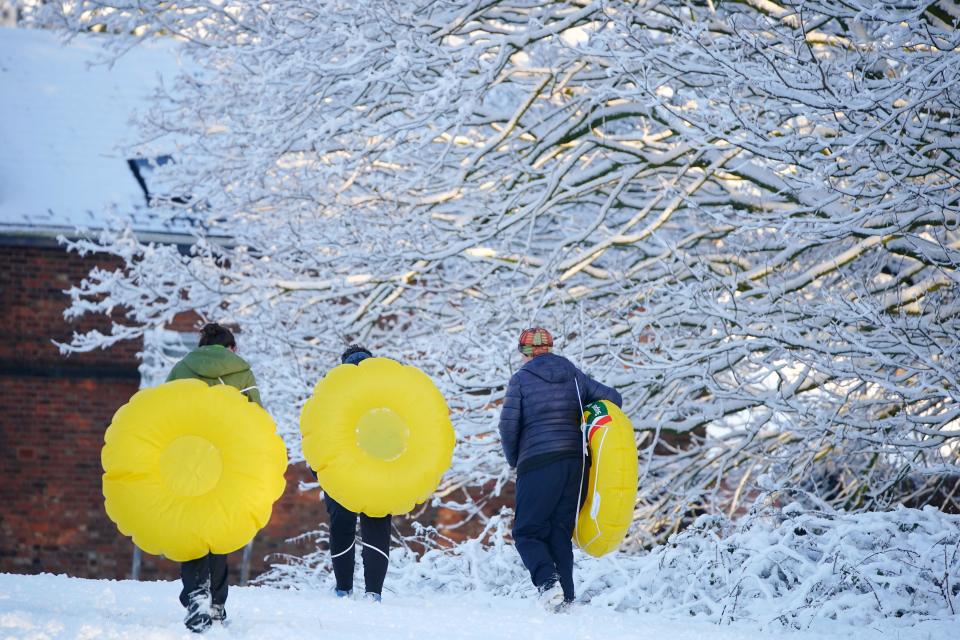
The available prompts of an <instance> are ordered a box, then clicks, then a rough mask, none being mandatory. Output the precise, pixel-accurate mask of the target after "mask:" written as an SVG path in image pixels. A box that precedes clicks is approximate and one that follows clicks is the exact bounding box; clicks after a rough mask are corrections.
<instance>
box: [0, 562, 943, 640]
mask: <svg viewBox="0 0 960 640" xmlns="http://www.w3.org/2000/svg"><path fill="white" fill-rule="evenodd" d="M178 588H179V584H178V583H172V582H133V581H126V580H125V581H110V580H84V579H79V578H68V577H65V576H53V575H40V576H22V575H12V574H0V638H2V639H3V640H10V639H14V638H16V639H21V638H23V639H30V640H47V639H53V638H63V639H70V640H92V639H95V638H103V639H123V640H161V639H167V638H192V637H196V636H194V635H193V634H191V633H189V632H188V631H186V630H185V629H184V628H183V626H182V624H181V617H182V610H181V608H180V605H179V603H178V602H177V599H176V596H177V593H178ZM227 612H228V614H229V618H230V624H229V626H227V627H214V628H213V629H211V631H210V632H209V633H207V634H205V637H208V638H212V639H216V638H231V639H233V640H271V639H274V638H277V639H283V640H294V639H297V638H326V639H334V638H357V639H359V640H365V639H368V638H369V639H374V638H375V639H376V640H395V639H400V638H417V639H420V640H423V639H430V638H433V637H442V638H443V639H444V640H459V639H471V640H472V639H474V638H476V639H481V638H482V639H484V640H487V639H489V638H497V639H504V640H506V639H511V638H522V639H523V640H535V639H537V638H544V639H547V638H549V639H558V638H584V639H587V638H598V639H599V638H604V639H614V640H619V639H621V638H643V639H647V638H649V639H650V640H654V639H656V640H692V639H698V638H710V639H711V640H742V639H745V638H790V639H791V640H812V639H813V638H819V639H824V640H829V639H832V638H838V639H839V638H851V637H854V638H858V639H867V638H893V639H896V640H911V639H913V638H916V639H918V640H940V639H944V640H946V639H947V638H956V637H957V635H956V633H957V629H958V625H960V620H958V619H954V620H940V621H928V622H921V623H919V624H917V625H915V626H912V627H906V628H904V627H902V626H899V627H894V626H892V625H887V624H886V623H880V624H878V625H876V626H866V627H857V628H854V627H850V626H846V625H841V624H836V625H824V624H823V623H820V624H819V626H817V627H816V628H811V629H807V630H803V631H786V630H783V629H767V630H764V629H760V628H758V627H757V626H756V625H749V624H734V625H722V626H718V625H714V624H710V623H708V622H703V621H698V620H684V621H674V620H668V619H664V618H660V617H657V616H652V615H639V614H629V613H617V612H614V611H608V610H604V609H600V608H598V607H590V606H580V607H579V608H577V609H575V610H573V611H572V612H571V613H569V614H565V615H551V614H547V613H544V612H542V611H541V610H539V609H538V608H537V606H536V605H535V604H534V602H533V601H532V600H529V599H517V600H511V599H506V598H498V597H493V596H481V595H477V594H465V595H464V596H463V597H458V596H455V595H449V594H445V595H437V596H435V597H430V598H423V597H417V598H405V597H400V596H397V595H393V594H388V595H387V596H386V597H385V600H384V602H383V604H381V605H376V604H373V603H369V602H364V601H345V600H338V599H336V598H334V597H333V596H332V595H331V594H330V593H328V592H325V591H289V590H279V589H273V588H269V587H235V588H231V590H230V599H229V600H228V602H227Z"/></svg>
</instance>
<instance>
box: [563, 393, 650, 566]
mask: <svg viewBox="0 0 960 640" xmlns="http://www.w3.org/2000/svg"><path fill="white" fill-rule="evenodd" d="M583 420H584V424H585V428H586V429H587V438H588V439H589V443H590V460H591V464H590V481H589V484H588V486H587V500H586V502H585V503H584V505H583V508H582V509H580V515H579V517H578V519H577V528H576V529H575V530H574V532H573V540H574V542H576V543H577V546H579V547H580V548H581V549H583V550H584V551H586V552H587V553H589V554H590V555H592V556H596V557H600V556H602V555H604V554H607V553H610V552H611V551H613V550H614V549H616V548H617V547H618V546H619V545H620V542H621V541H622V540H623V538H624V536H625V535H627V529H629V528H630V522H631V521H632V520H633V507H634V503H635V502H636V499H637V441H636V439H635V438H634V435H633V425H632V424H630V418H628V417H627V416H626V415H625V414H624V413H623V411H621V410H620V408H619V407H617V405H615V404H613V403H612V402H608V401H607V400H600V401H599V402H593V403H591V404H588V405H587V406H586V407H584V413H583Z"/></svg>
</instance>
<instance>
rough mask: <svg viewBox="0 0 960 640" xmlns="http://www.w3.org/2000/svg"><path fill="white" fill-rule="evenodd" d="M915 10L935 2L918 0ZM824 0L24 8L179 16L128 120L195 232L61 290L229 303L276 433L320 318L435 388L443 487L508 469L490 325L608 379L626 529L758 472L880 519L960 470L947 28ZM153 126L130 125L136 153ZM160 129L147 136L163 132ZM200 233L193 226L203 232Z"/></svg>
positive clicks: (150, 32)
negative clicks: (153, 78) (624, 462)
mask: <svg viewBox="0 0 960 640" xmlns="http://www.w3.org/2000/svg"><path fill="white" fill-rule="evenodd" d="M940 4H943V3H940ZM940 4H933V5H932V4H931V3H930V2H920V1H919V0H907V1H905V2H899V3H895V4H894V3H883V2H873V1H872V0H851V1H850V2H844V3H834V2H819V1H816V0H808V1H799V0H798V1H788V2H773V1H763V2H759V1H758V2H753V1H751V2H743V3H739V2H708V3H706V4H700V3H689V2H680V1H669V0H664V1H654V0H651V1H648V2H618V1H614V0H609V1H600V2H560V1H555V2H542V1H537V2H531V1H526V0H514V1H507V2H474V1H453V0H451V1H445V2H432V1H430V2H427V1H414V2H403V3H396V2H384V1H378V0H365V1H357V2H302V1H301V0H281V1H279V2H271V3H269V4H263V3H259V2H251V1H249V0H236V1H233V2H229V3H209V2H189V1H187V2H181V3H176V4H167V3H146V4H145V3H141V2H125V1H120V0H117V1H113V2H110V1H106V2H102V1H100V0H80V1H78V2H76V3H70V4H59V3H55V4H49V5H43V6H41V7H40V8H39V9H38V11H39V12H40V13H39V14H38V15H37V18H38V19H39V20H41V21H44V22H46V23H48V24H60V25H65V26H66V27H67V28H68V29H73V30H81V29H88V28H92V27H94V26H96V28H97V29H99V30H104V31H109V32H113V33H116V34H134V35H132V36H129V35H127V36H119V35H118V36H117V37H116V38H115V39H114V40H115V44H116V46H117V49H118V51H120V50H122V49H123V48H125V47H129V46H132V44H133V42H134V41H135V40H136V39H137V38H141V39H142V38H149V37H166V36H174V37H177V38H180V39H181V40H182V41H183V46H184V49H185V50H186V51H187V52H189V53H190V54H191V55H192V56H193V58H194V63H195V66H194V72H192V73H190V74H189V76H188V77H184V78H183V79H182V80H181V82H180V83H179V84H178V85H177V86H176V87H166V88H164V90H163V92H162V93H160V94H159V95H158V100H157V101H156V103H155V105H154V107H153V109H152V111H151V113H150V114H149V116H148V117H147V118H146V119H145V122H144V127H145V130H144V139H145V140H154V141H160V142H159V143H152V144H154V145H155V144H161V145H162V144H164V142H163V141H167V142H166V144H170V141H175V144H176V145H177V151H176V153H175V156H176V162H175V163H168V164H167V165H164V167H160V168H158V170H157V171H158V173H163V174H165V176H166V178H165V179H166V180H167V184H168V185H169V193H171V194H190V198H189V200H188V201H187V202H185V203H184V202H183V201H182V199H181V202H180V204H177V203H175V202H173V201H171V202H169V203H167V204H166V205H165V206H167V207H168V208H169V209H170V210H171V211H172V212H177V213H179V214H182V212H183V210H184V209H187V210H189V213H190V215H191V216H194V217H196V218H198V219H199V220H200V224H199V226H198V228H201V229H204V230H205V234H201V236H200V237H199V238H198V243H197V246H196V247H195V249H194V251H193V252H192V253H191V254H190V255H187V256H182V255H180V254H178V253H176V252H174V251H169V250H166V249H164V248H160V247H150V246H142V245H139V246H138V245H137V241H136V240H135V239H131V237H130V236H129V235H128V234H126V235H125V234H103V235H102V236H101V237H100V238H99V239H95V240H92V241H81V242H79V243H77V244H76V245H74V248H77V249H81V250H100V251H107V252H112V253H116V254H117V255H120V256H122V257H124V258H125V259H126V264H127V267H126V268H125V269H123V270H120V271H117V272H115V273H109V274H108V273H102V272H100V273H96V274H92V275H91V277H90V278H89V279H87V280H86V281H84V282H83V283H80V284H78V285H77V286H76V287H75V288H74V289H73V291H72V294H71V295H72V299H73V302H74V304H73V307H72V308H71V311H70V313H71V314H78V313H83V312H86V311H90V310H95V309H101V308H123V309H127V310H129V311H128V320H129V323H128V325H127V326H120V325H118V326H117V327H115V330H114V333H113V334H112V335H99V334H88V335H79V336H77V337H76V339H75V340H74V342H73V343H72V345H70V346H69V347H68V348H71V349H76V350H87V349H92V348H96V347H100V346H106V345H109V344H112V343H113V342H115V341H116V340H119V339H127V338H130V337H135V336H137V335H139V334H141V333H142V332H144V331H148V330H150V329H151V328H156V327H160V326H163V325H164V324H165V323H168V322H169V321H170V320H171V319H172V317H173V316H174V315H175V314H176V313H177V312H178V311H180V310H184V309H195V310H197V311H199V312H200V313H201V314H202V315H204V316H206V317H209V318H215V319H218V320H222V321H229V322H235V323H237V324H238V325H240V326H241V327H242V328H243V338H242V342H243V349H244V352H245V353H246V354H248V355H250V356H251V358H252V359H253V360H254V362H255V365H256V368H257V373H258V377H259V378H261V379H262V380H263V388H264V392H265V393H264V397H265V398H266V399H267V402H268V405H269V406H270V408H271V409H272V410H273V412H274V413H276V414H277V415H278V417H279V418H280V420H281V422H282V423H283V425H284V427H283V429H284V430H285V432H286V434H287V435H288V436H289V437H288V443H289V445H290V447H291V451H292V453H293V455H294V456H296V455H297V454H298V446H297V442H296V436H295V433H296V427H295V419H296V416H297V413H298V409H299V407H300V406H301V404H302V402H303V401H304V399H305V397H306V396H307V394H308V393H309V389H310V388H311V386H312V384H313V383H314V382H315V381H316V379H317V378H318V377H319V376H320V375H322V373H323V371H325V370H326V369H328V368H329V367H330V366H332V365H333V364H334V363H335V361H336V360H335V356H336V354H337V353H338V352H339V350H340V349H341V348H342V347H343V346H344V345H345V344H346V343H348V342H350V341H362V342H365V343H367V344H368V345H369V346H371V348H373V349H374V350H375V351H376V352H377V353H380V354H383V355H387V356H391V357H395V358H398V359H400V360H404V361H407V362H412V363H415V364H417V365H418V366H421V367H422V368H424V369H425V370H427V371H428V372H429V373H430V374H431V375H432V376H433V377H434V378H435V379H436V380H437V381H438V382H439V384H440V385H441V387H442V389H443V391H444V392H445V394H446V396H447V398H448V399H449V401H450V404H451V407H452V409H453V411H454V412H455V424H456V427H457V430H458V434H459V446H458V449H457V456H456V462H455V464H454V468H453V470H452V472H451V473H450V474H449V475H448V477H447V480H446V482H445V485H444V491H443V493H444V499H445V500H450V501H452V502H453V501H456V500H462V501H463V502H464V503H465V508H466V509H467V511H468V512H469V513H470V514H472V515H473V516H479V517H487V516H485V515H483V514H482V513H480V512H479V509H478V508H477V505H476V502H475V501H474V500H473V499H472V498H470V495H475V493H474V494H468V493H467V490H468V489H476V488H477V487H485V488H486V489H485V491H488V492H489V491H493V492H496V491H498V490H499V488H500V487H501V486H502V484H503V483H504V482H505V481H506V479H507V477H508V476H507V473H506V471H505V469H504V466H505V465H504V463H503V461H502V458H501V456H500V454H499V446H498V442H497V440H496V437H495V424H496V417H497V409H496V403H497V401H498V399H499V398H500V396H501V394H502V390H503V385H504V383H505V381H506V379H507V378H508V376H509V374H510V372H511V370H512V369H513V368H515V367H516V366H517V364H518V362H517V360H516V358H515V356H514V352H513V349H512V347H513V344H514V340H515V338H516V334H517V331H518V329H519V328H520V327H522V326H526V325H530V324H532V323H539V324H544V325H546V326H549V327H551V328H552V329H553V330H554V332H555V334H556V335H558V336H559V337H560V338H561V339H560V340H559V344H560V350H561V352H563V353H565V354H566V355H569V356H571V357H572V358H573V359H574V360H576V361H577V362H579V363H580V364H581V365H582V366H584V367H586V368H587V369H588V370H589V371H590V372H591V373H592V374H594V375H595V376H596V377H598V378H600V379H603V380H605V381H606V382H608V383H613V384H616V385H617V386H618V388H619V389H620V390H621V391H622V392H623V394H624V397H625V398H627V403H626V409H627V412H628V414H629V415H630V416H631V417H632V419H633V421H634V425H635V427H636V428H637V430H638V432H640V434H641V435H643V437H644V440H643V443H644V447H645V448H644V449H643V452H642V460H641V472H642V473H641V482H640V494H641V495H640V503H639V505H638V510H637V518H638V521H640V522H641V523H642V526H641V527H639V528H638V530H637V531H636V532H635V534H634V539H635V540H636V541H637V542H639V543H648V542H650V541H651V540H653V539H655V538H657V537H662V536H664V535H666V534H667V533H669V532H670V531H672V530H675V529H676V527H678V526H680V525H681V524H682V523H683V522H689V521H690V520H691V519H692V517H693V516H694V515H695V514H696V513H700V512H703V511H706V512H711V513H716V512H718V511H724V512H729V513H735V512H736V511H737V509H738V504H739V502H740V501H741V500H742V499H743V498H744V496H746V495H748V494H749V492H750V490H751V487H753V486H754V481H755V479H757V478H760V477H764V478H767V479H768V483H767V484H768V485H769V486H770V487H775V486H787V487H790V486H801V487H804V488H806V489H807V490H809V491H812V492H814V493H816V494H818V495H820V496H821V497H822V498H823V499H825V500H826V501H828V502H829V503H830V504H833V505H839V506H843V507H845V508H848V509H879V508H884V507H887V506H890V505H892V504H895V503H897V502H900V501H904V500H913V501H915V502H917V503H922V502H923V501H925V500H927V499H928V498H929V496H931V495H933V494H934V493H937V494H938V495H940V496H941V497H944V496H946V498H945V500H946V501H947V502H948V503H949V502H950V501H951V500H952V501H953V502H952V504H954V505H955V504H956V498H955V494H956V490H957V487H956V485H955V484H953V485H951V484H947V482H948V479H949V478H951V477H952V478H953V480H952V482H953V483H956V474H957V473H958V472H960V464H958V443H960V430H958V429H960V413H958V409H957V400H958V395H960V393H958V387H957V376H958V349H960V340H958V339H957V338H958V328H960V320H958V313H957V312H958V309H960V307H958V303H960V302H958V299H957V290H958V289H957V279H958V277H957V266H958V263H960V235H958V232H957V229H958V224H960V190H958V181H960V172H958V170H957V167H958V166H960V163H958V153H960V125H958V122H960V117H958V116H960V114H958V107H960V82H958V81H960V64H958V61H960V55H958V48H960V30H957V29H955V28H953V24H952V22H951V21H953V20H955V17H952V16H951V15H950V13H949V9H945V8H942V7H941V6H940ZM149 146H150V145H145V147H149ZM166 151H168V150H166ZM213 236H220V237H227V238H229V240H228V241H223V242H220V243H219V244H217V243H212V242H210V241H209V239H208V238H209V237H213Z"/></svg>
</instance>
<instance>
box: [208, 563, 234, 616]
mask: <svg viewBox="0 0 960 640" xmlns="http://www.w3.org/2000/svg"><path fill="white" fill-rule="evenodd" d="M208 557H209V558H210V600H211V605H210V611H211V614H210V615H211V617H212V618H213V619H214V620H219V621H220V622H223V621H224V620H226V619H227V610H226V607H225V606H224V605H225V604H226V602H227V590H228V587H227V576H228V574H229V569H228V567H227V555H226V554H223V555H219V554H216V553H211V554H210V555H209V556H208Z"/></svg>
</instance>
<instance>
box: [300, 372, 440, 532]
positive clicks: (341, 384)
mask: <svg viewBox="0 0 960 640" xmlns="http://www.w3.org/2000/svg"><path fill="white" fill-rule="evenodd" d="M300 432H301V434H302V435H303V455H304V457H305V458H306V460H307V462H308V463H309V464H310V466H311V467H313V469H314V470H315V471H316V472H317V478H318V479H319V481H320V486H322V487H323V490H324V491H326V492H327V493H329V494H330V496H331V497H332V498H333V499H334V500H336V501H337V502H339V503H340V504H342V505H343V506H345V507H346V508H347V509H349V510H350V511H355V512H358V513H359V512H362V513H365V514H367V515H368V516H373V517H381V516H385V515H387V514H401V513H407V512H408V511H410V510H411V509H413V507H414V505H416V504H418V503H421V502H424V501H425V500H426V499H427V498H428V497H430V494H431V493H433V492H434V491H435V490H436V488H437V485H439V484H440V478H441V477H442V476H443V474H444V473H446V471H447V469H449V468H450V461H451V459H452V458H453V445H454V440H455V438H454V432H453V425H452V424H451V423H450V411H449V409H447V403H446V401H444V399H443V396H442V395H441V394H440V391H439V390H438V389H437V387H436V386H435V385H434V384H433V382H432V381H431V380H430V378H429V377H428V376H427V375H426V374H425V373H423V372H422V371H420V370H419V369H417V368H416V367H411V366H404V365H401V364H400V363H398V362H395V361H393V360H390V359H388V358H367V359H366V360H363V361H362V362H360V364H359V365H353V364H342V365H340V366H338V367H335V368H334V369H333V370H331V371H330V372H329V373H328V374H327V375H326V376H325V377H324V378H323V379H322V380H320V381H319V382H318V383H317V386H316V387H315V388H314V390H313V397H312V398H310V400H308V401H307V403H306V404H305V405H304V407H303V411H302V413H301V414H300Z"/></svg>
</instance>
